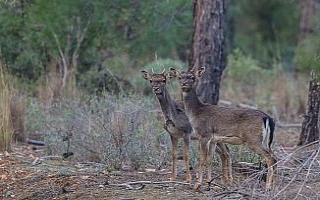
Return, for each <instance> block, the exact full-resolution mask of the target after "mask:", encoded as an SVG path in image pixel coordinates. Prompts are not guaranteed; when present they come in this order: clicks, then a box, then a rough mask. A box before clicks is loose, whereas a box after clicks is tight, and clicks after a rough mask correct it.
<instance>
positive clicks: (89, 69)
mask: <svg viewBox="0 0 320 200" xmlns="http://www.w3.org/2000/svg"><path fill="white" fill-rule="evenodd" d="M192 2H193V1H190V0H175V1H169V0H166V1H156V0H149V1H136V0H113V1H108V2H106V1H103V0H91V1H85V0H68V1H62V0H55V1H47V0H20V1H0V24H1V26H0V59H1V61H2V63H3V64H2V65H1V81H0V87H1V88H4V89H1V90H0V95H1V96H0V98H1V103H0V109H1V116H0V117H1V118H4V119H8V117H9V116H10V112H9V111H7V110H3V109H6V108H8V103H7V101H8V99H7V98H11V96H10V95H13V96H14V97H15V99H20V98H21V97H22V98H23V99H24V101H18V102H20V103H17V104H14V105H19V106H24V107H25V108H24V109H22V108H20V109H17V110H16V112H15V113H18V114H19V115H20V116H24V118H22V119H21V118H20V119H19V120H23V123H22V125H21V123H18V124H20V125H18V126H20V128H19V129H18V130H21V131H20V132H19V133H20V134H23V135H24V137H22V138H35V139H41V140H44V141H45V142H46V144H47V152H48V154H63V153H65V152H66V151H67V150H70V151H73V153H75V155H74V158H76V159H88V160H91V161H95V162H104V163H106V164H108V165H109V166H110V167H111V168H121V167H123V166H124V165H129V164H130V163H131V164H130V165H132V166H134V167H135V168H138V167H139V166H141V165H148V164H152V165H153V166H158V167H159V166H162V165H163V164H164V163H166V161H167V160H168V159H167V155H169V152H170V146H169V145H167V144H168V143H169V140H168V134H166V133H165V132H164V130H163V128H162V123H161V116H159V106H158V105H157V102H156V100H155V98H154V97H153V96H150V94H151V90H150V88H149V86H148V84H147V83H146V82H145V81H144V80H143V79H142V78H141V77H140V70H141V69H147V70H149V71H151V69H154V71H157V72H160V71H162V69H163V68H168V67H170V66H172V65H175V66H179V67H181V68H183V67H185V66H186V65H187V60H188V56H189V48H190V42H191V36H192V28H193V24H192V23H193V20H192V15H193V3H192ZM227 7H228V8H227V9H228V23H227V27H228V31H227V33H228V35H227V38H228V39H227V46H228V66H227V69H226V71H225V74H224V76H223V80H222V85H221V86H222V87H221V99H224V100H228V101H231V102H233V103H246V104H249V105H257V106H259V107H261V108H262V109H263V110H266V111H268V112H269V113H272V114H273V115H274V116H275V117H276V118H277V119H278V120H281V121H283V122H287V121H290V122H292V121H299V118H298V117H297V116H298V115H299V114H302V113H303V112H304V105H305V101H306V99H305V98H306V93H307V84H308V82H307V79H306V75H308V74H309V71H310V69H314V70H317V71H320V64H319V63H320V62H319V55H320V49H319V46H320V45H319V41H320V34H319V30H318V29H319V20H316V22H315V24H316V25H315V30H314V32H313V33H312V34H311V36H310V37H308V38H306V39H305V41H304V42H303V43H302V44H299V45H298V34H299V1H298V0H286V1H282V0H260V1H256V0H241V1H236V0H227ZM317 19H318V18H317ZM296 67H297V68H298V69H299V70H298V74H294V72H295V68H296ZM3 72H6V75H5V76H3ZM6 77H10V79H8V78H6ZM3 81H5V83H4V82H3ZM2 83H4V84H2ZM8 84H9V85H10V87H9V86H8ZM11 85H12V88H14V89H15V91H17V92H15V93H12V94H11V93H10V94H9V92H7V91H8V89H10V88H11ZM169 87H170V88H171V92H172V93H174V95H175V97H176V98H179V97H180V96H179V91H178V90H177V87H176V86H175V83H174V82H173V83H172V84H170V85H169ZM12 90H13V89H12ZM4 93H6V94H5V95H7V96H6V97H3V94H4ZM2 123H7V121H6V120H2ZM1 126H2V127H3V126H9V125H7V124H4V125H1ZM2 127H1V128H2ZM15 129H16V128H15ZM8 131H9V132H10V131H12V130H10V129H9V128H7V129H6V130H5V131H3V130H2V129H1V134H2V135H7V134H5V133H7V132H8ZM10 133H11V132H10ZM70 134H71V135H72V137H70V138H71V139H70V141H69V140H66V141H63V138H65V137H66V136H68V135H70ZM1 140H2V139H1ZM22 140H23V139H22ZM68 141H69V142H70V146H69V148H68ZM93 147H94V148H93ZM142 158H143V159H142ZM128 163H129V164H128Z"/></svg>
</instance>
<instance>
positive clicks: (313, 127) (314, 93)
mask: <svg viewBox="0 0 320 200" xmlns="http://www.w3.org/2000/svg"><path fill="white" fill-rule="evenodd" d="M307 106H308V108H307V109H308V110H307V112H306V114H305V115H304V120H303V122H302V129H301V135H300V141H299V144H298V145H305V144H309V143H311V142H314V141H317V140H319V127H318V122H319V107H320V82H319V80H317V78H316V77H315V75H314V72H311V79H310V84H309V95H308V105H307Z"/></svg>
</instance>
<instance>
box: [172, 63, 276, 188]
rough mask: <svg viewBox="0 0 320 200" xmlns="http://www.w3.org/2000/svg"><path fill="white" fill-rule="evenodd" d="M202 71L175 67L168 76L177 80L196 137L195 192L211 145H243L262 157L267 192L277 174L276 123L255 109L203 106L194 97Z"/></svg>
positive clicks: (199, 184) (195, 96)
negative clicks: (197, 164) (265, 166)
mask: <svg viewBox="0 0 320 200" xmlns="http://www.w3.org/2000/svg"><path fill="white" fill-rule="evenodd" d="M204 72H205V68H203V67H202V68H200V69H199V70H197V71H195V70H194V68H193V69H192V70H190V71H189V72H180V71H178V70H176V69H174V68H171V69H170V74H171V75H172V76H175V77H177V78H178V79H179V83H180V87H181V90H182V94H183V101H184V104H185V111H186V114H187V116H188V119H189V121H190V123H191V125H192V129H193V134H195V135H196V136H197V137H198V138H199V150H200V167H199V177H198V180H197V183H196V184H195V189H196V190H200V187H201V183H202V179H203V178H202V172H203V170H204V167H205V164H206V160H207V158H208V155H209V154H208V151H209V145H210V143H212V142H223V143H229V144H236V145H240V144H245V145H247V146H248V147H249V148H250V149H251V150H252V151H254V152H255V153H257V154H259V155H261V156H262V157H263V158H264V159H265V161H266V163H267V166H268V173H267V180H266V190H269V189H270V188H271V184H272V181H273V176H274V174H275V173H276V165H275V163H276V159H275V156H274V154H273V152H272V150H271V143H272V140H273V134H274V127H275V121H274V120H273V118H271V117H270V116H268V115H267V114H265V113H264V112H262V111H259V110H254V109H241V108H228V107H221V106H217V105H211V104H204V103H202V102H201V101H200V100H199V98H198V96H197V94H196V87H195V86H196V84H195V83H196V81H197V79H198V78H200V77H201V76H202V75H203V73H204Z"/></svg>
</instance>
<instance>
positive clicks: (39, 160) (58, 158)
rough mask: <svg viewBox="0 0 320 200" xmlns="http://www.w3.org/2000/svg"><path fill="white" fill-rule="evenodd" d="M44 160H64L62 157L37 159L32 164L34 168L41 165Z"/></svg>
mask: <svg viewBox="0 0 320 200" xmlns="http://www.w3.org/2000/svg"><path fill="white" fill-rule="evenodd" d="M44 160H62V157H61V156H44V157H40V158H39V157H36V158H35V159H34V161H33V162H32V166H34V165H38V164H40V163H41V162H42V161H44Z"/></svg>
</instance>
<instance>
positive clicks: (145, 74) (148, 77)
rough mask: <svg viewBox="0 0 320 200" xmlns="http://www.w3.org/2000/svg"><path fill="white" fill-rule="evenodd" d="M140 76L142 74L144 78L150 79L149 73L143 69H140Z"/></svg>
mask: <svg viewBox="0 0 320 200" xmlns="http://www.w3.org/2000/svg"><path fill="white" fill-rule="evenodd" d="M141 76H142V78H144V79H146V80H149V79H150V75H149V73H148V72H147V71H145V70H142V71H141Z"/></svg>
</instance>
